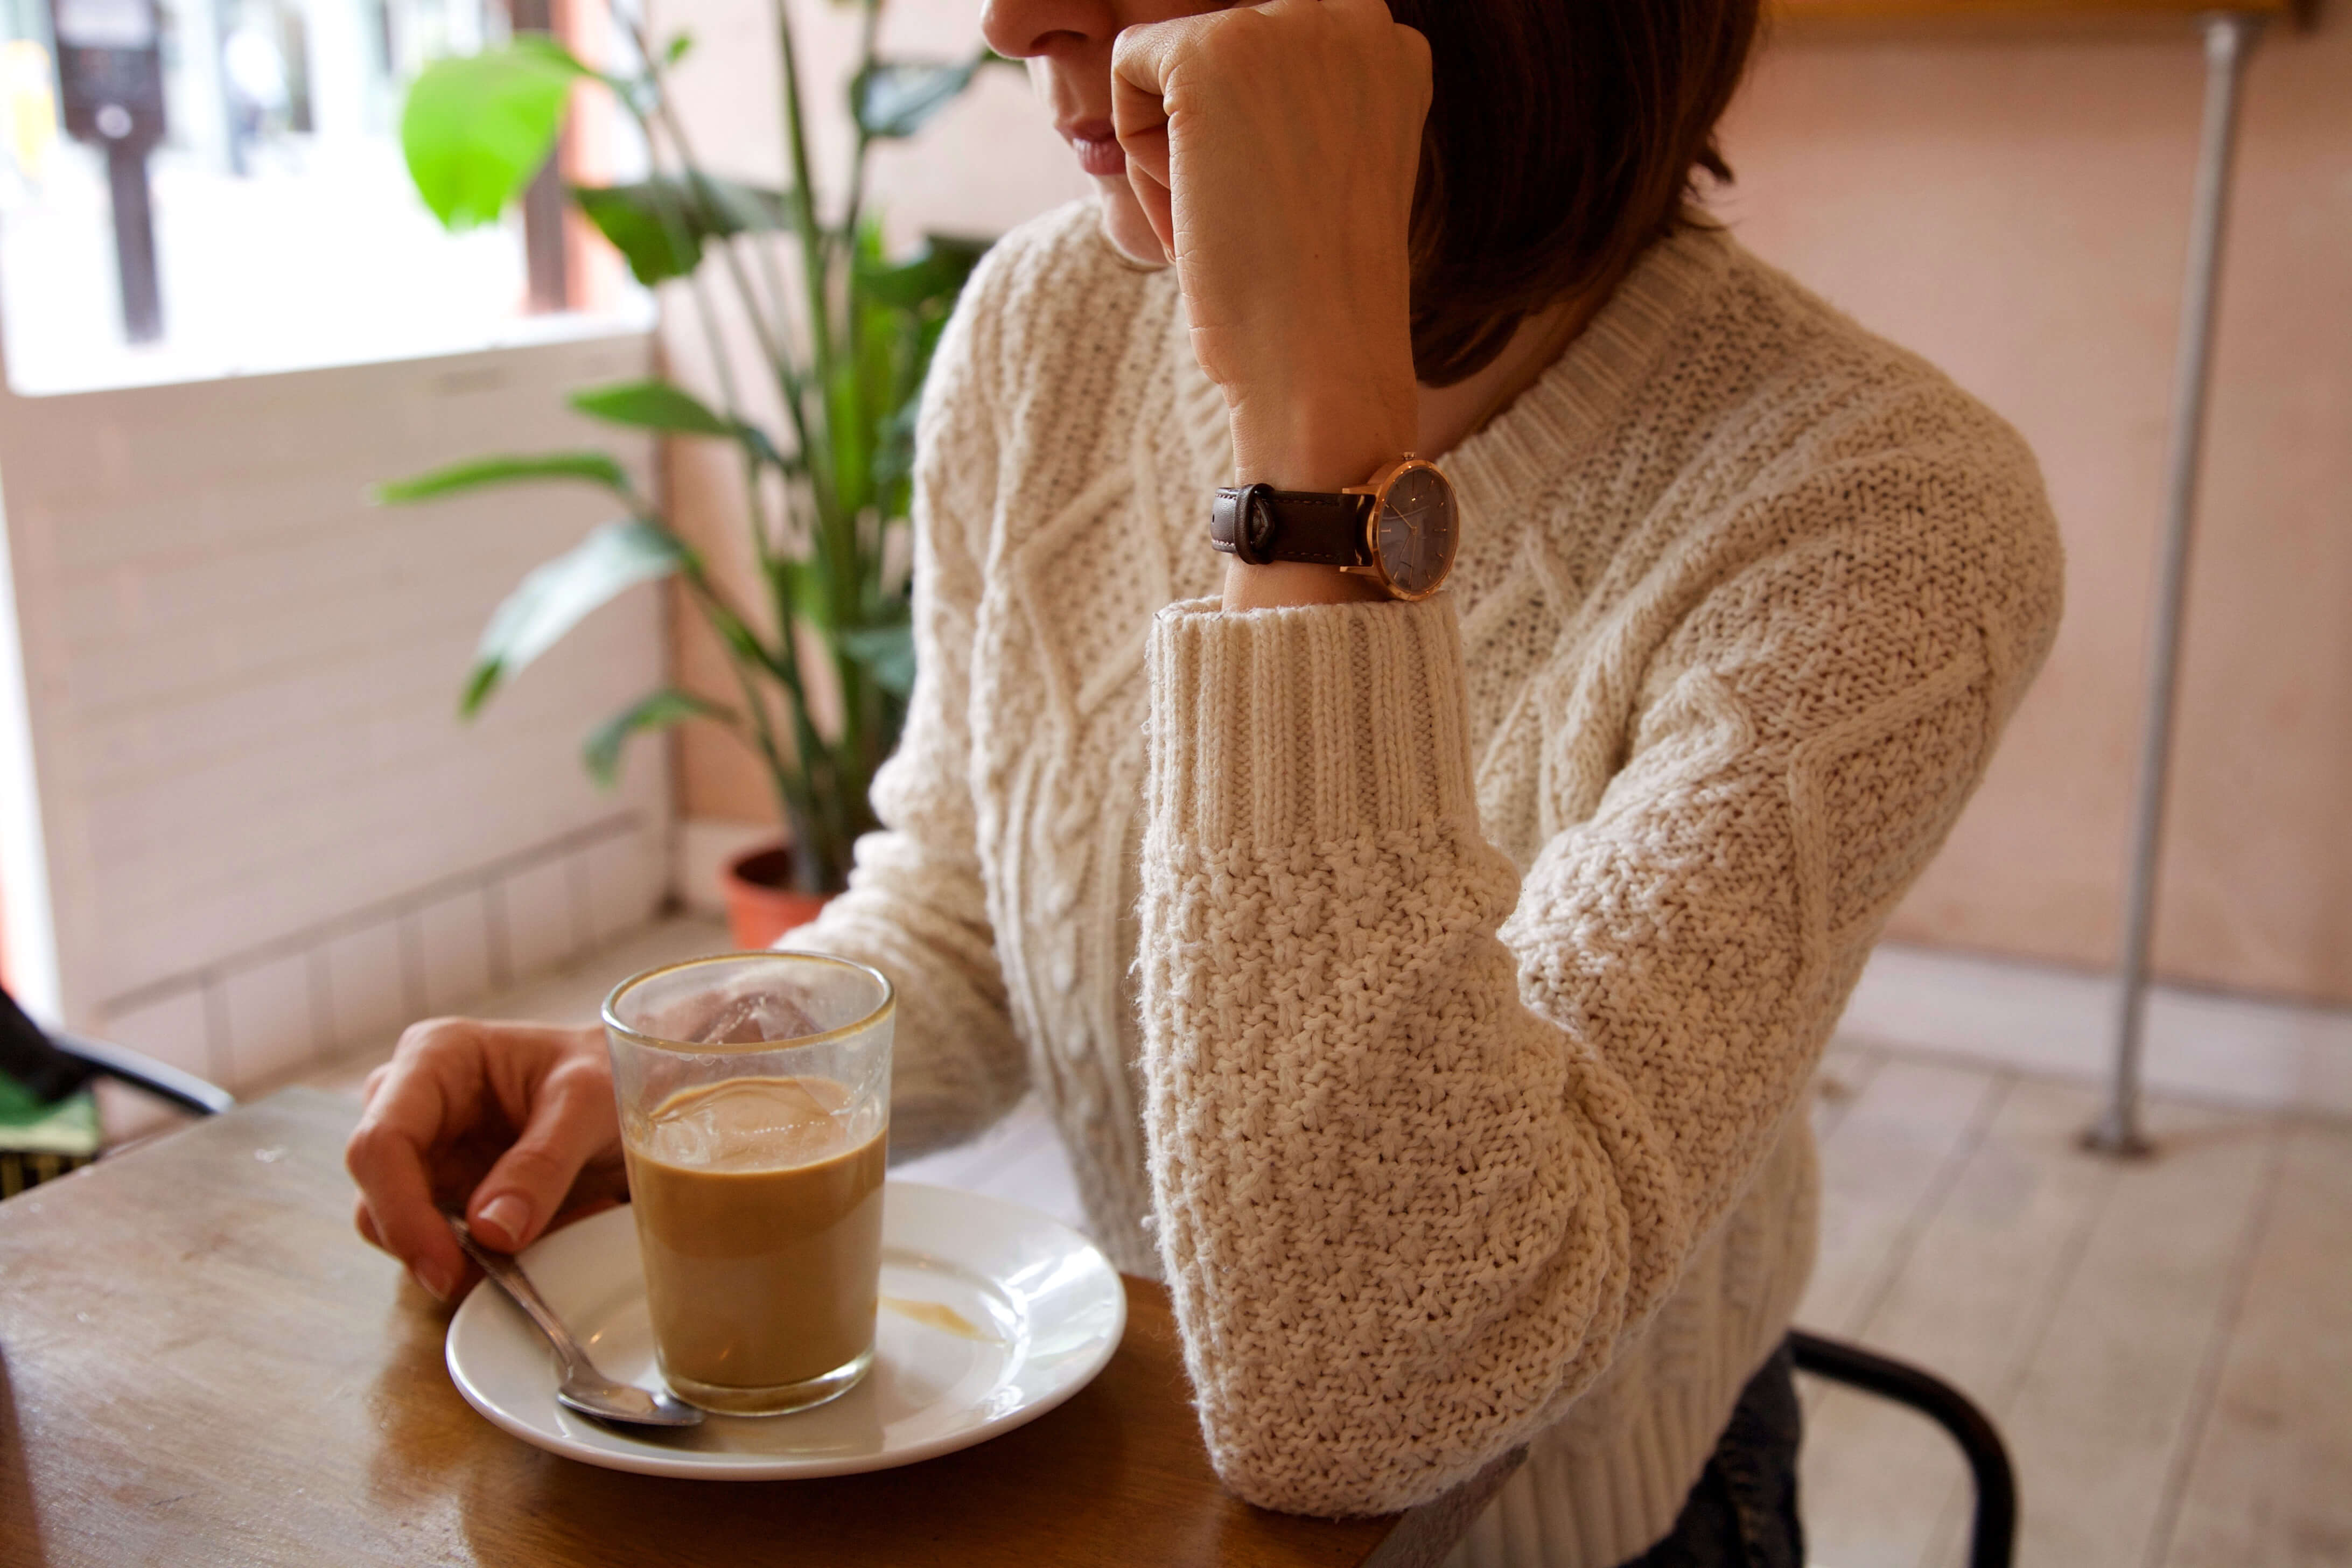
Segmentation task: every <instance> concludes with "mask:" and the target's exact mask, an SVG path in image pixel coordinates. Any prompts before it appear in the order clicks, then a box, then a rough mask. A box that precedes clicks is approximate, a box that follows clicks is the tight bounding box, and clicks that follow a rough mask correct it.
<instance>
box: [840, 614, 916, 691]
mask: <svg viewBox="0 0 2352 1568" xmlns="http://www.w3.org/2000/svg"><path fill="white" fill-rule="evenodd" d="M841 647H842V651H843V652H845V653H846V654H847V655H849V657H850V658H854V659H856V661H857V662H858V663H859V664H861V665H863V666H865V667H866V674H867V675H870V676H872V677H873V678H874V684H875V685H877V686H878V687H880V688H881V689H883V690H885V691H888V692H893V693H895V694H897V695H898V696H900V697H904V696H906V695H907V694H908V692H910V691H912V690H913V689H915V629H914V627H912V626H908V625H907V624H906V623H905V622H904V621H901V622H899V623H898V625H896V626H851V627H848V628H846V629H845V630H844V631H843V632H842V633H841Z"/></svg>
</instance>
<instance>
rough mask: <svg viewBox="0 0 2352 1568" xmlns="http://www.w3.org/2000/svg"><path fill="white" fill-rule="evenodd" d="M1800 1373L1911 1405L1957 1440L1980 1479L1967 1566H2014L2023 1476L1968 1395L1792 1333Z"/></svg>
mask: <svg viewBox="0 0 2352 1568" xmlns="http://www.w3.org/2000/svg"><path fill="white" fill-rule="evenodd" d="M1789 1345H1790V1350H1792V1351H1793V1352H1795V1354H1796V1362H1797V1370H1798V1371H1800V1372H1809V1373H1812V1374H1813V1375H1814V1376H1815V1377H1825V1378H1828V1379H1829V1380H1830V1381H1831V1382H1832V1383H1842V1384H1846V1385H1847V1386H1848V1387H1851V1388H1859V1389H1861V1390H1863V1391H1864V1393H1866V1394H1877V1395H1878V1396H1879V1397H1880V1398H1882V1399H1892V1400H1894V1401H1895V1402H1896V1403H1897V1404H1900V1405H1909V1406H1910V1407H1911V1408H1912V1409H1914V1410H1916V1411H1917V1412H1919V1414H1921V1415H1925V1416H1927V1419H1929V1420H1930V1421H1933V1422H1934V1423H1936V1425H1937V1426H1941V1427H1942V1428H1943V1429H1944V1430H1945V1431H1946V1432H1948V1433H1949V1434H1950V1435H1951V1438H1952V1441H1953V1442H1955V1443H1958V1445H1959V1446H1960V1453H1961V1455H1962V1456H1963V1457H1964V1458H1967V1460H1968V1462H1969V1474H1970V1475H1972V1476H1974V1477H1975V1479H1976V1488H1977V1509H1976V1520H1975V1521H1974V1523H1973V1525H1972V1526H1971V1528H1970V1530H1969V1568H2010V1563H2011V1558H2012V1557H2014V1555H2015V1554H2016V1551H2017V1472H2016V1471H2015V1470H2014V1469H2013V1468H2011V1465H2010V1462H2009V1447H2008V1445H2007V1444H2005V1443H2003V1442H2002V1441H2001V1440H2000V1428H1998V1427H1996V1426H1994V1425H1993V1424H1992V1418H1991V1417H1990V1416H1989V1415H1986V1414H1985V1413H1984V1412H1983V1411H1981V1410H1979V1409H1978V1408H1977V1406H1976V1405H1975V1403H1974V1402H1973V1401H1971V1400H1970V1399H1969V1396H1968V1395H1967V1394H1962V1393H1961V1392H1960V1391H1959V1390H1958V1389H1957V1388H1954V1387H1953V1386H1952V1385H1951V1384H1948V1383H1946V1382H1945V1381H1944V1380H1943V1379H1942V1378H1939V1377H1937V1376H1936V1375H1934V1374H1933V1373H1927V1372H1922V1371H1921V1370H1920V1369H1919V1368H1917V1367H1916V1366H1910V1365H1907V1364H1906V1363H1903V1362H1899V1361H1894V1360H1890V1359H1889V1358H1887V1357H1885V1356H1883V1355H1878V1354H1875V1353H1874V1352H1870V1351H1866V1350H1864V1349H1863V1348H1862V1347H1861V1346H1860V1345H1849V1344H1843V1343H1841V1342H1838V1341H1836V1340H1825V1339H1823V1338H1822V1337H1821V1336H1820V1335H1819V1334H1809V1333H1806V1332H1805V1331H1803V1330H1801V1329H1791V1330H1790V1331H1789Z"/></svg>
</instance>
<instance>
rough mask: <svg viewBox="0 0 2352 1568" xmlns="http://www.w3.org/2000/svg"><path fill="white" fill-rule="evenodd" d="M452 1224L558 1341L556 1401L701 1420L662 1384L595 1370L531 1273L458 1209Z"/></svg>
mask: <svg viewBox="0 0 2352 1568" xmlns="http://www.w3.org/2000/svg"><path fill="white" fill-rule="evenodd" d="M445 1217H446V1219H447V1220H448V1221H449V1228H450V1230H451V1231H452V1232H454V1233H455V1234H456V1236H457V1245H458V1246H460V1247H464V1248H465V1249H466V1256H467V1257H468V1258H472V1259H473V1260H474V1261H475V1262H476V1263H478V1264H480V1265H481V1266H482V1272H483V1273H485V1274H487V1275H488V1276H489V1277H490V1278H491V1279H495V1280H497V1281H498V1284H499V1289H502V1290H504V1291H505V1292H506V1293H507V1294H508V1295H509V1297H511V1298H513V1300H514V1304H515V1305H516V1306H518V1307H520V1308H521V1309H522V1310H523V1315H524V1316H525V1317H527V1318H529V1319H530V1321H532V1322H533V1323H535V1324H537V1325H538V1326H539V1331H540V1332H541V1333H542V1334H545V1335H546V1336H547V1342H548V1343H549V1344H551V1345H552V1346H554V1347H555V1357H556V1360H558V1361H559V1362H561V1363H562V1364H563V1382H562V1384H560V1385H558V1387H557V1388H556V1390H555V1402H556V1403H557V1404H558V1405H562V1406H563V1407H564V1408H565V1409H567V1410H576V1411H578V1412H579V1413H580V1414H581V1415H593V1416H594V1417H595V1418H596V1419H597V1420H599V1421H612V1422H617V1423H619V1424H620V1425H622V1426H700V1425H702V1412H701V1411H699V1410H697V1409H696V1408H695V1407H694V1406H693V1405H688V1404H687V1403H686V1401H684V1400H682V1399H680V1398H678V1397H677V1395H676V1394H672V1393H670V1392H669V1391H668V1390H667V1389H664V1390H663V1391H662V1392H660V1393H659V1394H649V1393H647V1392H646V1390H644V1389H642V1388H639V1387H638V1386H637V1385H636V1384H633V1383H615V1382H614V1381H613V1380H612V1379H611V1378H609V1377H606V1376H605V1375H604V1373H601V1372H598V1371H597V1370H596V1363H594V1362H592V1361H590V1360H589V1359H588V1352H586V1351H584V1350H582V1349H581V1348H580V1342H579V1341H578V1340H575V1339H573V1338H572V1331H571V1330H569V1329H567V1328H565V1327H564V1326H563V1320H562V1319H561V1318H559V1317H557V1316H556V1315H555V1313H554V1310H552V1309H551V1308H550V1307H549V1306H548V1304H547V1303H546V1302H545V1301H543V1300H540V1295H539V1292H538V1291H537V1290H536V1289H532V1287H531V1283H530V1276H529V1275H527V1274H525V1273H524V1272H523V1271H522V1269H521V1268H520V1266H518V1265H517V1264H516V1262H515V1260H514V1259H513V1258H509V1257H508V1256H507V1255H506V1254H505V1253H503V1252H493V1251H491V1250H490V1249H489V1248H488V1247H484V1246H483V1245H482V1244H481V1243H480V1242H478V1241H476V1240H475V1239H474V1236H473V1233H472V1232H471V1231H469V1230H467V1228H466V1222H465V1221H464V1220H462V1219H460V1218H458V1217H457V1215H446V1216H445Z"/></svg>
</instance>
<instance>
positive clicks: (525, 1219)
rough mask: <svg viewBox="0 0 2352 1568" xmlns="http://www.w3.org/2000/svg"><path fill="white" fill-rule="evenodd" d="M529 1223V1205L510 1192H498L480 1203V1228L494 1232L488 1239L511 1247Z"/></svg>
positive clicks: (519, 1239)
mask: <svg viewBox="0 0 2352 1568" xmlns="http://www.w3.org/2000/svg"><path fill="white" fill-rule="evenodd" d="M528 1225H530V1205H529V1204H527V1203H525V1202H523V1201H522V1200H521V1199H520V1198H519V1197H517V1196H515V1195H514V1194H512V1193H500V1194H499V1195H498V1196H497V1197H494V1198H492V1199H491V1200H490V1201H489V1202H488V1203H486V1204H484V1205H482V1228H486V1229H488V1230H491V1231H494V1232H496V1233H497V1234H496V1235H494V1236H491V1237H489V1238H488V1239H489V1240H490V1241H491V1242H492V1243H494V1244H496V1245H499V1246H503V1247H508V1248H509V1249H511V1248H512V1247H514V1246H515V1245H516V1244H517V1243H519V1242H520V1241H521V1240H522V1233H523V1228H524V1227H525V1226H528Z"/></svg>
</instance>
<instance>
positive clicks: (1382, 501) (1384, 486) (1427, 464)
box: [1339, 452, 1454, 604]
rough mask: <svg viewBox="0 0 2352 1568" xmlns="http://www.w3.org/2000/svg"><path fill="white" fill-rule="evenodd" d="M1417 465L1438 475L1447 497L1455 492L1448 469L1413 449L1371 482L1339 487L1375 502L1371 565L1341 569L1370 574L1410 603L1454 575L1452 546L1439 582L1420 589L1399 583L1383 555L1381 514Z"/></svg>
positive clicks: (1369, 516) (1370, 517)
mask: <svg viewBox="0 0 2352 1568" xmlns="http://www.w3.org/2000/svg"><path fill="white" fill-rule="evenodd" d="M1417 468H1426V469H1428V470H1429V471H1430V472H1431V473H1433V474H1435V475H1436V476H1437V478H1438V481H1439V482H1440V483H1442V484H1443V485H1444V486H1445V493H1446V494H1447V496H1448V497H1451V496H1452V495H1453V493H1454V481H1453V480H1451V479H1447V478H1446V477H1445V470H1444V469H1443V468H1439V467H1438V466H1437V465H1436V464H1435V463H1433V462H1431V461H1430V460H1429V459H1428V458H1416V457H1414V456H1413V455H1412V453H1411V452H1407V453H1406V454H1405V455H1404V457H1403V458H1402V460H1401V461H1399V462H1398V463H1397V464H1396V465H1395V466H1394V467H1392V468H1388V469H1386V470H1384V471H1382V472H1381V473H1380V474H1377V475H1375V476H1374V477H1373V479H1372V480H1371V482H1370V484H1362V485H1343V486H1341V487H1340V489H1339V493H1340V494H1341V495H1349V496H1370V497H1371V498H1372V504H1371V506H1370V508H1369V509H1368V510H1367V511H1366V513H1365V516H1364V559H1365V560H1366V561H1369V562H1370V563H1371V564H1370V565H1368V566H1342V567H1340V568H1339V570H1340V571H1342V572H1345V573H1347V574H1349V576H1352V577H1370V579H1371V580H1372V581H1374V582H1375V583H1378V584H1380V585H1381V589H1382V590H1383V591H1385V592H1386V593H1387V594H1388V595H1389V596H1390V597H1391V598H1392V599H1402V600H1404V601H1405V602H1406V603H1408V604H1411V603H1413V602H1414V601H1417V600H1421V599H1426V598H1428V597H1429V596H1430V595H1432V594H1434V593H1436V592H1437V591H1438V590H1439V589H1440V588H1443V587H1444V586H1445V580H1446V579H1447V578H1448V577H1450V576H1452V575H1453V574H1454V550H1453V549H1452V548H1450V547H1449V548H1448V550H1447V551H1446V554H1445V569H1444V571H1442V572H1440V573H1438V574H1437V580H1436V581H1435V582H1433V583H1432V584H1430V585H1429V586H1428V587H1426V588H1423V589H1421V590H1419V591H1418V592H1415V591H1413V590H1411V589H1407V588H1404V587H1401V586H1399V585H1398V584H1397V581H1396V579H1394V578H1393V577H1391V576H1390V575H1389V571H1388V566H1387V564H1386V563H1384V562H1383V561H1382V560H1381V532H1380V530H1381V512H1382V511H1384V510H1387V508H1388V501H1389V491H1391V489H1395V488H1396V484H1397V481H1398V480H1399V479H1402V478H1403V477H1404V476H1405V475H1406V474H1409V473H1411V472H1412V471H1413V470H1415V469H1417Z"/></svg>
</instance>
